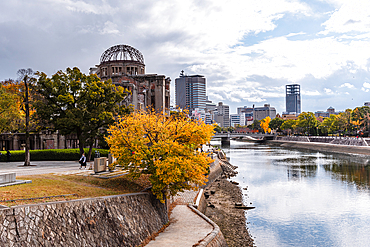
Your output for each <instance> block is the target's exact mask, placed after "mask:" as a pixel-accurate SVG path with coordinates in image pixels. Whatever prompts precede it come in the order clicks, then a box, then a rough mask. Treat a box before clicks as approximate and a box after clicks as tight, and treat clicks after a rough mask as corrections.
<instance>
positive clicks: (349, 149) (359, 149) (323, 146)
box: [267, 139, 370, 155]
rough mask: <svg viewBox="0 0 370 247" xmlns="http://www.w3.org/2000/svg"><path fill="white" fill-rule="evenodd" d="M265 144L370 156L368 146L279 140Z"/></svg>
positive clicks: (369, 147)
mask: <svg viewBox="0 0 370 247" xmlns="http://www.w3.org/2000/svg"><path fill="white" fill-rule="evenodd" d="M267 144H272V145H279V146H281V147H286V148H298V149H309V150H315V151H322V152H332V153H347V154H363V155H370V146H356V145H344V144H335V143H323V142H300V141H293V140H289V141H287V140H281V139H280V140H272V141H268V142H267Z"/></svg>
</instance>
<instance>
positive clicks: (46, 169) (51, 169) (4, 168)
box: [0, 161, 81, 176]
mask: <svg viewBox="0 0 370 247" xmlns="http://www.w3.org/2000/svg"><path fill="white" fill-rule="evenodd" d="M23 163H24V162H9V163H6V162H0V172H15V173H16V176H28V175H37V174H46V173H59V172H71V173H77V172H81V170H79V167H80V164H79V163H78V162H77V161H31V166H24V165H23Z"/></svg>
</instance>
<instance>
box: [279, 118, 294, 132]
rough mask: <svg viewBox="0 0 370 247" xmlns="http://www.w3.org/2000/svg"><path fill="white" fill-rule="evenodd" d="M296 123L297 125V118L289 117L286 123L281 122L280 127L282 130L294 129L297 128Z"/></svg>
mask: <svg viewBox="0 0 370 247" xmlns="http://www.w3.org/2000/svg"><path fill="white" fill-rule="evenodd" d="M296 125H297V120H293V119H288V120H285V121H284V123H282V124H281V126H280V129H282V130H289V129H290V130H292V131H293V130H294V129H295V128H296Z"/></svg>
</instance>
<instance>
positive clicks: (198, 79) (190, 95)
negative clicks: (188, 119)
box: [175, 71, 207, 111]
mask: <svg viewBox="0 0 370 247" xmlns="http://www.w3.org/2000/svg"><path fill="white" fill-rule="evenodd" d="M175 87H176V88H175V93H176V105H177V107H180V108H181V109H188V110H189V111H193V110H195V109H196V108H198V109H199V110H205V109H206V100H207V98H206V78H205V77H204V76H202V75H185V74H184V71H181V74H180V77H179V78H176V80H175Z"/></svg>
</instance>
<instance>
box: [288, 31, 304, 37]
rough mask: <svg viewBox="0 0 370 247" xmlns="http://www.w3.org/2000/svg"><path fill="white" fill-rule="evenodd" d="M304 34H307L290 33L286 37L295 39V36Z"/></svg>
mask: <svg viewBox="0 0 370 247" xmlns="http://www.w3.org/2000/svg"><path fill="white" fill-rule="evenodd" d="M303 34H306V33H305V32H299V33H290V34H288V35H286V37H293V36H297V35H303Z"/></svg>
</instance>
